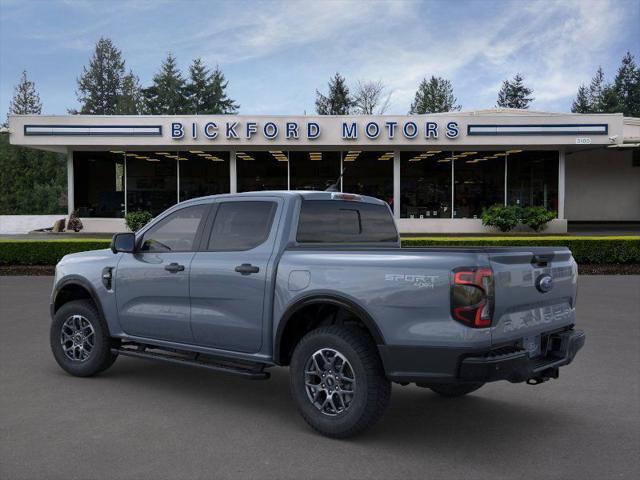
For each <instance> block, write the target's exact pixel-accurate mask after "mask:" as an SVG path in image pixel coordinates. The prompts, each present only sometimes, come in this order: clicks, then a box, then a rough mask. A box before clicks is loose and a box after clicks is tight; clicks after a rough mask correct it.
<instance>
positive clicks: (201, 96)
mask: <svg viewBox="0 0 640 480" xmlns="http://www.w3.org/2000/svg"><path fill="white" fill-rule="evenodd" d="M209 77H210V74H209V70H208V69H207V67H206V66H205V64H204V63H203V62H202V60H201V59H200V58H196V59H195V60H194V61H193V63H191V65H190V66H189V83H188V84H187V86H186V88H185V93H186V96H187V100H188V102H189V110H190V112H189V113H192V114H194V115H197V114H200V113H210V112H206V110H207V107H208V103H209V102H208V100H209V99H208V97H209V95H208V93H209V92H208V91H207V90H208V88H207V87H208V86H209Z"/></svg>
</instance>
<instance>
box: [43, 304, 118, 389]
mask: <svg viewBox="0 0 640 480" xmlns="http://www.w3.org/2000/svg"><path fill="white" fill-rule="evenodd" d="M49 339H50V342H51V350H52V352H53V356H54V358H55V359H56V361H57V362H58V365H60V366H61V367H62V368H63V369H64V370H65V371H67V372H68V373H70V374H71V375H75V376H76V377H89V376H91V375H95V374H96V373H100V372H102V371H103V370H106V369H107V368H109V367H110V366H111V365H113V362H115V361H116V358H117V357H118V355H117V354H114V353H111V346H112V340H111V338H110V337H109V332H108V330H107V326H106V325H105V323H104V321H103V320H102V318H101V317H100V314H99V313H98V310H97V309H96V307H95V305H94V304H93V302H91V301H89V300H74V301H72V302H68V303H65V304H64V305H62V306H61V307H60V308H59V309H58V311H57V312H56V314H55V316H54V318H53V322H52V323H51V330H50V335H49Z"/></svg>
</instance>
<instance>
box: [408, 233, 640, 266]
mask: <svg viewBox="0 0 640 480" xmlns="http://www.w3.org/2000/svg"><path fill="white" fill-rule="evenodd" d="M402 246H403V247H568V248H569V249H570V250H571V252H572V253H573V257H574V258H575V259H576V262H578V263H640V236H628V237H614V236H608V237H596V236H593V237H589V236H584V237H577V236H568V235H567V236H541V237H416V238H403V239H402Z"/></svg>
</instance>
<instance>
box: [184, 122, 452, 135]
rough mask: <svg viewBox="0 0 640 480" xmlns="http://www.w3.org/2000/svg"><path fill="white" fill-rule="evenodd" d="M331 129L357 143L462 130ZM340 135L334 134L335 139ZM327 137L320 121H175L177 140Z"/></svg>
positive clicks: (425, 125)
mask: <svg viewBox="0 0 640 480" xmlns="http://www.w3.org/2000/svg"><path fill="white" fill-rule="evenodd" d="M331 127H334V128H339V129H340V131H339V138H341V139H342V140H357V139H358V138H361V137H363V136H364V137H366V138H368V139H369V140H376V139H379V138H384V139H386V140H394V139H396V138H397V137H403V138H405V139H407V140H412V139H415V138H424V139H427V140H429V139H431V140H436V139H438V138H440V136H445V137H446V138H449V139H452V140H453V139H455V138H458V135H459V134H460V127H459V126H458V123H457V122H454V121H449V122H446V123H445V124H444V125H439V124H438V122H433V121H414V120H407V121H403V122H398V121H391V120H389V121H368V122H364V123H359V122H355V121H341V122H335V124H332V125H331ZM336 133H337V132H332V136H335V135H336ZM322 134H323V131H322V126H321V125H320V123H318V122H313V121H307V122H299V121H284V122H275V121H266V122H264V123H261V122H256V121H245V122H242V121H233V122H232V121H226V122H214V121H205V122H200V121H198V122H193V121H192V122H188V123H186V122H172V123H171V138H172V139H174V140H181V139H193V140H197V139H198V138H202V137H204V138H206V139H208V140H216V139H219V138H225V139H227V140H234V139H236V140H240V139H245V140H251V139H253V138H254V137H257V136H260V137H262V138H263V139H266V140H299V139H301V138H305V139H306V140H316V139H319V138H321V136H322Z"/></svg>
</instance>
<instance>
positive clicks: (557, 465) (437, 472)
mask: <svg viewBox="0 0 640 480" xmlns="http://www.w3.org/2000/svg"><path fill="white" fill-rule="evenodd" d="M51 284H52V278H51V277H0V327H1V329H0V478H1V479H3V480H10V479H21V478H23V479H40V478H42V479H52V480H53V479H83V480H84V479H93V478H104V479H182V478H184V479H201V478H202V479H204V478H207V479H212V478H215V479H225V478H256V479H270V478H273V479H289V478H290V479H305V478H319V479H320V478H322V479H326V478H330V479H336V480H337V479H351V478H363V479H377V478H380V479H392V478H403V479H413V478H416V479H417V478H420V479H426V478H429V479H432V478H445V479H475V478H478V479H484V478H487V479H489V478H490V479H492V480H494V479H502V478H504V479H514V478H517V479H518V480H523V479H529V478H531V479H533V478H535V479H541V478H544V479H560V478H561V479H572V478H576V479H591V478H593V479H604V478H607V479H610V478H640V460H639V459H640V456H639V452H640V276H588V277H581V278H580V280H579V294H578V316H579V323H580V328H583V329H584V330H586V332H587V343H586V346H585V348H584V349H583V350H582V351H581V352H580V353H579V354H578V357H577V358H576V361H575V363H574V364H573V365H570V366H568V367H564V368H562V369H561V373H560V379H559V380H554V381H551V382H547V383H545V384H543V385H540V386H528V385H524V384H518V385H512V384H509V383H506V382H499V383H493V384H490V385H486V386H485V387H483V388H482V389H480V390H479V391H477V392H475V393H473V394H471V395H469V396H468V397H465V398H460V399H443V398H440V397H438V396H437V395H435V394H434V393H431V391H429V390H426V389H421V388H417V387H415V386H408V387H401V386H399V385H394V387H393V394H392V399H391V406H390V408H389V410H388V411H387V414H386V415H385V417H384V418H383V419H382V421H381V422H380V423H379V424H378V425H377V426H376V427H375V428H374V429H372V430H370V431H368V432H367V433H365V434H364V435H362V436H360V437H357V438H354V439H351V440H346V441H344V440H343V441H340V440H330V439H327V438H323V437H320V436H318V435H317V434H315V433H313V432H312V431H311V430H310V429H309V428H308V427H307V425H306V424H305V423H304V421H303V420H302V419H301V417H300V416H299V415H298V413H297V412H296V411H295V408H294V405H293V402H292V401H291V399H290V398H289V393H288V381H287V373H288V372H287V370H286V369H274V370H272V378H271V380H269V381H249V380H243V379H240V378H237V377H233V376H228V375H224V374H216V373H212V372H208V371H205V370H199V369H190V368H185V367H179V366H172V365H166V364H161V363H153V362H149V361H145V360H137V359H131V358H119V359H118V360H117V362H116V363H115V365H114V366H113V367H112V368H111V369H110V370H108V371H107V372H105V373H104V374H102V375H100V376H97V377H93V378H84V379H83V378H74V377H71V376H69V375H67V374H66V373H64V372H63V371H62V370H61V369H60V368H59V367H58V366H57V364H56V363H55V361H54V360H53V357H52V356H51V353H50V350H49V345H48V329H49V321H50V320H49V315H48V302H49V292H50V289H51Z"/></svg>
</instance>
